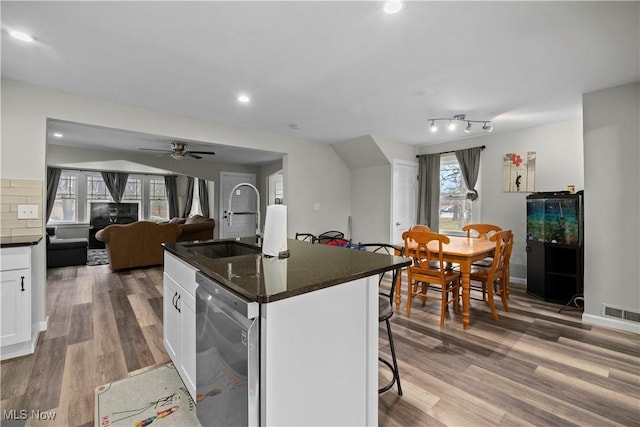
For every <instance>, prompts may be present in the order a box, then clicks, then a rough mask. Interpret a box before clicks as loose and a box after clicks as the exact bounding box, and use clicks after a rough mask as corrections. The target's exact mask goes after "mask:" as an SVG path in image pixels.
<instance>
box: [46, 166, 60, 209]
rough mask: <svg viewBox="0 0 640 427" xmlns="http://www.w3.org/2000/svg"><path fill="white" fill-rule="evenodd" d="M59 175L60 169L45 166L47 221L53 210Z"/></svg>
mask: <svg viewBox="0 0 640 427" xmlns="http://www.w3.org/2000/svg"><path fill="white" fill-rule="evenodd" d="M60 175H62V169H59V168H47V216H46V220H47V221H49V217H50V216H51V212H53V205H54V203H55V202H56V193H57V192H58V184H59V183H60Z"/></svg>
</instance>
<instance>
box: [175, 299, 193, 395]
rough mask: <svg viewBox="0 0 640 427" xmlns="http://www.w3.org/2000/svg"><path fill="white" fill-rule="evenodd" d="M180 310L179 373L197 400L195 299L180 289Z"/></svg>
mask: <svg viewBox="0 0 640 427" xmlns="http://www.w3.org/2000/svg"><path fill="white" fill-rule="evenodd" d="M178 294H179V295H180V297H179V299H178V308H179V309H180V318H181V319H180V320H181V333H180V336H181V343H180V351H181V353H182V357H181V361H180V367H179V368H178V372H180V376H181V377H182V381H184V384H185V385H186V386H187V389H188V390H189V392H190V393H191V397H193V398H194V400H195V398H196V310H195V308H196V306H195V298H194V297H193V296H192V295H190V294H189V293H187V292H186V291H185V290H184V289H180V288H178Z"/></svg>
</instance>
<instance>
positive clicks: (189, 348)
mask: <svg viewBox="0 0 640 427" xmlns="http://www.w3.org/2000/svg"><path fill="white" fill-rule="evenodd" d="M196 271H197V270H196V269H195V268H194V267H192V266H191V265H189V264H187V263H186V262H184V261H182V260H180V259H178V258H177V257H175V256H173V255H171V254H170V253H168V252H165V254H164V275H163V284H164V292H163V298H164V302H163V308H162V311H163V317H164V319H163V329H164V331H163V332H164V334H163V335H164V339H163V341H164V348H165V350H167V353H168V354H169V357H170V358H171V360H172V361H173V363H174V365H175V366H176V370H177V371H178V373H179V374H180V377H181V378H182V381H183V382H184V384H185V386H186V387H187V390H189V393H190V394H191V397H192V398H193V400H194V401H195V400H196V302H195V301H196V300H195V293H196V288H197V287H198V284H197V283H196Z"/></svg>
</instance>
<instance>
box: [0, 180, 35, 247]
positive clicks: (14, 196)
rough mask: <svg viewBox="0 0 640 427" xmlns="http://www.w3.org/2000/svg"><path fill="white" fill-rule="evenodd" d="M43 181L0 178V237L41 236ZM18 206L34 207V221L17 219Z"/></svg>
mask: <svg viewBox="0 0 640 427" xmlns="http://www.w3.org/2000/svg"><path fill="white" fill-rule="evenodd" d="M43 187H44V184H43V181H40V180H35V179H12V178H0V237H15V236H31V235H37V236H41V235H42V229H43V224H44V222H43V217H44V215H45V212H44V208H43V200H44V197H43V192H42V191H43ZM19 205H35V206H37V210H38V214H37V218H35V219H18V206H19Z"/></svg>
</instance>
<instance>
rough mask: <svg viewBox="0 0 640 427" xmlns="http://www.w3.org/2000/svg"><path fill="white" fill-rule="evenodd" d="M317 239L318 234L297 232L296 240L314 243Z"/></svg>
mask: <svg viewBox="0 0 640 427" xmlns="http://www.w3.org/2000/svg"><path fill="white" fill-rule="evenodd" d="M315 239H316V236H314V235H313V234H311V233H296V240H301V241H303V242H309V243H313V242H314V240H315Z"/></svg>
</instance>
